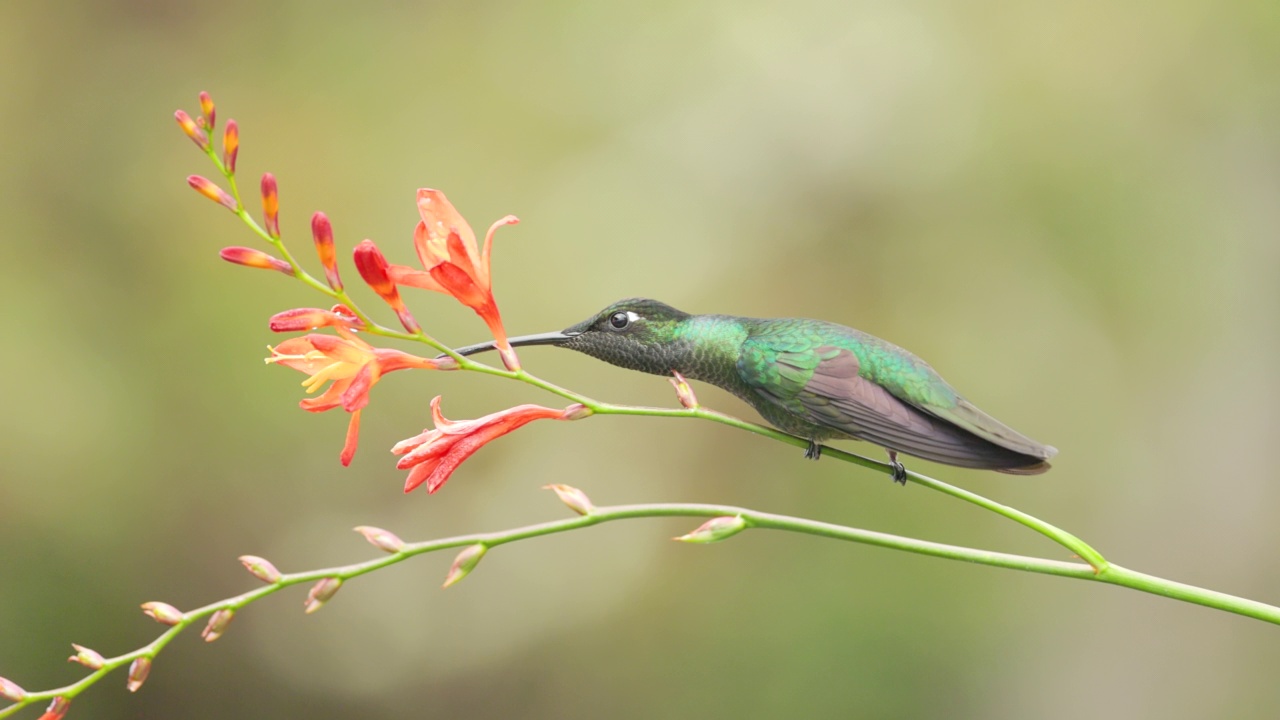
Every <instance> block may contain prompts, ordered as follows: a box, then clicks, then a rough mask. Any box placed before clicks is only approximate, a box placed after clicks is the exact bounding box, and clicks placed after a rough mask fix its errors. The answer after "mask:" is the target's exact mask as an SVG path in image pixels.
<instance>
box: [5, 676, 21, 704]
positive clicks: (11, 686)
mask: <svg viewBox="0 0 1280 720" xmlns="http://www.w3.org/2000/svg"><path fill="white" fill-rule="evenodd" d="M26 697H27V691H26V690H23V689H22V688H21V687H20V686H19V685H18V683H16V682H14V681H12V680H10V679H9V678H3V677H0V698H4V699H5V700H9V701H11V702H22V701H23V700H24V699H25V698H26Z"/></svg>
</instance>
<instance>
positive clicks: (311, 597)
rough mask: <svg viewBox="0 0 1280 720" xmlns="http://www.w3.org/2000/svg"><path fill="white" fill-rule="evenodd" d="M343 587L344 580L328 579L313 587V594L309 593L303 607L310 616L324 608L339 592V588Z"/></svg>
mask: <svg viewBox="0 0 1280 720" xmlns="http://www.w3.org/2000/svg"><path fill="white" fill-rule="evenodd" d="M340 587H342V578H337V577H327V578H325V579H323V580H321V581H320V582H318V583H316V584H315V585H312V586H311V592H308V593H307V602H306V604H305V605H303V608H304V610H305V611H306V613H307V614H308V615H310V614H311V613H313V612H315V611H317V610H319V609H320V608H322V607H324V604H325V603H327V602H329V599H330V598H332V597H333V596H334V594H335V593H337V592H338V588H340Z"/></svg>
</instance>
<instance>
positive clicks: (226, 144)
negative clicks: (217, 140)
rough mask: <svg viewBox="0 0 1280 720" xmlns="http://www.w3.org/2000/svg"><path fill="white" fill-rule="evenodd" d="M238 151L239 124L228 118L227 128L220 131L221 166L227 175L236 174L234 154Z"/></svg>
mask: <svg viewBox="0 0 1280 720" xmlns="http://www.w3.org/2000/svg"><path fill="white" fill-rule="evenodd" d="M239 152H240V126H239V125H237V124H236V121H235V120H234V119H233V120H228V121H227V129H226V130H224V131H223V133H222V167H224V168H226V170H227V174H228V175H235V174H236V155H237V154H238V153H239Z"/></svg>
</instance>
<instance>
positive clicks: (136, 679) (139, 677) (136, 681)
mask: <svg viewBox="0 0 1280 720" xmlns="http://www.w3.org/2000/svg"><path fill="white" fill-rule="evenodd" d="M150 674H151V658H149V657H145V656H143V657H140V658H138V659H137V660H134V661H133V664H132V665H130V666H129V680H128V682H127V683H126V684H125V687H127V688H129V692H138V688H140V687H142V683H144V682H146V681H147V676H148V675H150Z"/></svg>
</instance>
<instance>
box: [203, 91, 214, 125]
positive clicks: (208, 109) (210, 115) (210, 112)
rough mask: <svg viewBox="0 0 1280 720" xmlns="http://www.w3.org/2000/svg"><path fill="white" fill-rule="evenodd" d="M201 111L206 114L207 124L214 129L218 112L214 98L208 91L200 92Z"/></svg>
mask: <svg viewBox="0 0 1280 720" xmlns="http://www.w3.org/2000/svg"><path fill="white" fill-rule="evenodd" d="M200 112H201V113H202V114H203V115H204V123H205V125H206V126H207V127H208V128H209V129H210V130H212V129H213V121H214V118H216V117H217V113H216V112H215V111H214V109H213V98H212V97H210V96H209V93H207V92H201V93H200Z"/></svg>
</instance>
